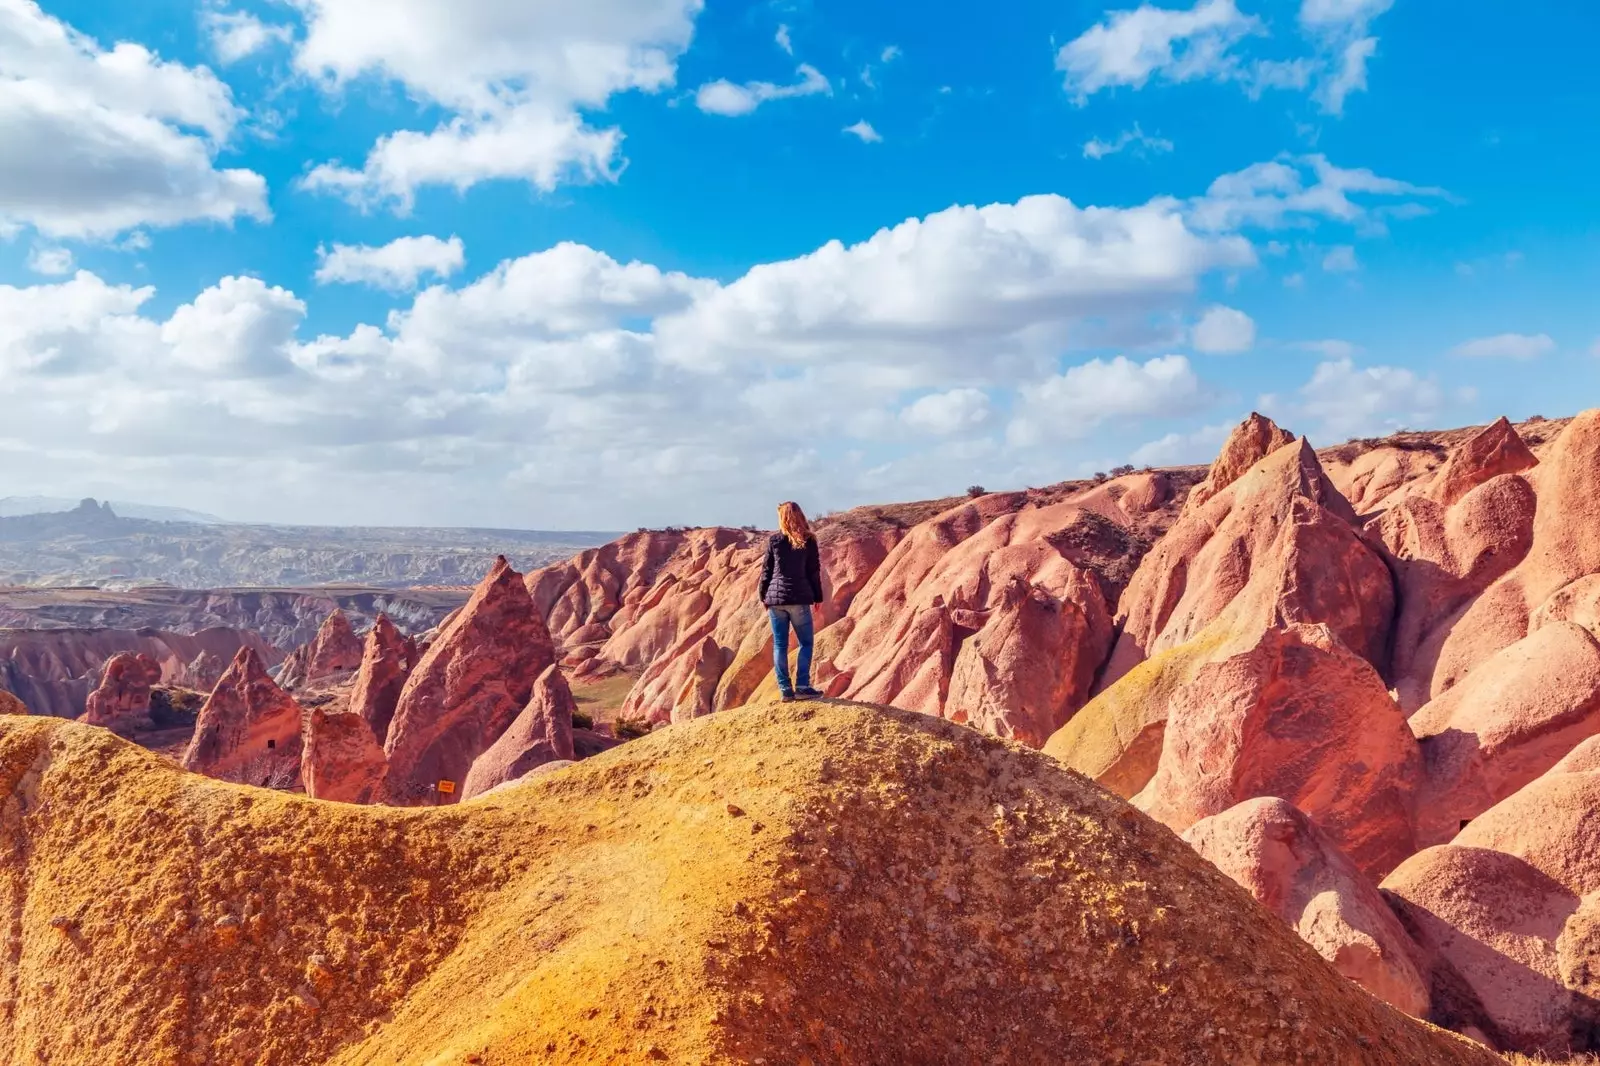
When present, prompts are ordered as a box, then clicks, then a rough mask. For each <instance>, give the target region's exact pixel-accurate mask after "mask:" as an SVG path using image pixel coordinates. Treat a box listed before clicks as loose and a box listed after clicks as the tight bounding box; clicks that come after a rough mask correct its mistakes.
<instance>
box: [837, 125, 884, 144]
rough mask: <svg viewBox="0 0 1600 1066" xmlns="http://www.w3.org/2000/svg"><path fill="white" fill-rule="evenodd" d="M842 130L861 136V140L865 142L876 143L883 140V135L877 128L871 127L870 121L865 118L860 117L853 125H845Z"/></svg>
mask: <svg viewBox="0 0 1600 1066" xmlns="http://www.w3.org/2000/svg"><path fill="white" fill-rule="evenodd" d="M844 132H845V133H849V134H853V135H854V136H856V137H859V138H861V140H862V142H863V143H865V144H877V143H879V142H880V141H882V140H883V135H882V134H881V133H879V132H878V131H877V130H875V129H873V128H872V123H870V122H868V121H867V120H866V119H862V120H861V121H860V122H857V123H856V124H855V125H853V126H846V127H845V128H844Z"/></svg>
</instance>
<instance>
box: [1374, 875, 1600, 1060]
mask: <svg viewBox="0 0 1600 1066" xmlns="http://www.w3.org/2000/svg"><path fill="white" fill-rule="evenodd" d="M1382 888H1383V891H1384V893H1385V895H1386V896H1387V898H1388V899H1389V900H1390V901H1391V903H1392V905H1393V907H1394V910H1395V913H1396V915H1397V916H1398V917H1399V918H1400V921H1401V924H1402V925H1404V926H1405V928H1406V930H1407V932H1408V933H1410V935H1411V937H1412V939H1413V940H1415V941H1416V942H1417V944H1418V946H1419V947H1420V948H1421V950H1422V952H1423V956H1424V958H1425V959H1426V960H1427V969H1428V972H1429V977H1430V983H1431V991H1432V996H1433V1007H1432V1020H1433V1021H1435V1022H1437V1023H1439V1024H1441V1025H1446V1026H1448V1027H1450V1028H1452V1029H1456V1030H1458V1031H1461V1030H1465V1029H1467V1028H1468V1027H1472V1028H1476V1029H1477V1030H1478V1031H1480V1032H1481V1033H1483V1034H1484V1035H1485V1036H1486V1037H1487V1038H1488V1040H1489V1042H1490V1043H1492V1044H1493V1045H1494V1046H1496V1047H1497V1048H1499V1049H1500V1050H1503V1051H1521V1052H1526V1053H1530V1054H1531V1053H1541V1052H1542V1053H1546V1054H1552V1055H1562V1054H1563V1053H1565V1052H1566V1051H1568V1050H1569V1049H1570V1048H1571V1042H1572V1034H1573V1030H1574V1028H1577V1029H1579V1031H1580V1032H1581V1031H1582V1028H1583V1026H1582V1025H1581V1024H1578V1025H1575V1023H1580V1022H1582V1021H1583V1020H1584V1018H1583V1008H1582V1007H1581V1006H1580V1005H1579V1004H1578V1003H1576V1002H1575V1000H1574V996H1573V987H1572V986H1573V985H1577V984H1579V981H1578V980H1575V978H1577V977H1578V973H1577V971H1578V970H1579V969H1580V967H1582V965H1583V963H1584V962H1585V961H1586V960H1585V959H1583V958H1581V957H1580V956H1579V953H1578V952H1574V951H1571V950H1570V949H1568V950H1563V949H1564V948H1567V946H1568V944H1569V943H1570V941H1569V939H1568V937H1567V936H1566V930H1567V928H1568V926H1569V925H1575V926H1576V929H1577V930H1578V931H1581V930H1582V929H1584V928H1586V927H1588V925H1589V924H1590V923H1589V922H1588V921H1587V920H1584V919H1581V918H1580V917H1579V916H1580V913H1581V912H1580V908H1581V907H1582V903H1581V901H1580V899H1579V897H1578V896H1577V895H1575V894H1573V893H1572V892H1570V891H1568V890H1567V889H1566V888H1564V887H1563V886H1562V885H1561V884H1559V883H1557V882H1556V881H1554V880H1552V879H1551V878H1549V877H1547V876H1545V875H1544V874H1542V873H1540V872H1539V871H1538V870H1536V869H1535V868H1534V867H1532V866H1530V865H1529V864H1528V863H1526V862H1523V861H1522V860H1520V859H1518V858H1515V857H1514V856H1511V855H1507V854H1505V853H1503V852H1499V851H1494V850H1491V849H1485V848H1478V847H1464V846H1457V845H1454V844H1448V845H1442V846H1439V847H1434V848H1428V849H1427V850H1425V851H1421V852H1418V853H1417V854H1416V855H1413V856H1412V857H1411V858H1410V859H1408V860H1407V861H1406V862H1405V863H1404V864H1402V865H1401V866H1400V867H1399V868H1398V869H1396V870H1395V871H1394V872H1393V873H1391V874H1390V875H1389V876H1388V878H1387V879H1386V880H1385V881H1384V882H1383V886H1382ZM1585 909H1586V908H1585ZM1575 919H1577V921H1576V922H1575ZM1572 946H1574V947H1576V946H1578V945H1576V944H1573V945H1572ZM1591 957H1592V956H1591Z"/></svg>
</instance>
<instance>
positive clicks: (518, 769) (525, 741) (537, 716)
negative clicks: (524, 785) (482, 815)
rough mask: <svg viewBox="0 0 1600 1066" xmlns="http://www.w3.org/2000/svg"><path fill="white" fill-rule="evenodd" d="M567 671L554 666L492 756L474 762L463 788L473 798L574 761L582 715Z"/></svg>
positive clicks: (542, 677) (541, 678) (463, 795)
mask: <svg viewBox="0 0 1600 1066" xmlns="http://www.w3.org/2000/svg"><path fill="white" fill-rule="evenodd" d="M577 707H578V705H577V703H576V702H575V701H574V700H573V698H572V690H571V689H569V688H568V687H567V681H566V678H564V677H562V676H561V667H560V666H558V665H556V664H555V663H551V664H550V665H549V666H548V667H546V668H545V671H544V673H542V674H540V675H539V680H538V681H536V682H534V685H533V695H532V696H531V697H530V698H529V699H528V705H527V706H526V707H524V708H523V709H522V713H521V714H519V715H517V718H516V721H514V722H512V723H511V727H510V728H509V729H507V730H506V731H505V732H504V733H503V734H501V736H500V739H499V740H497V741H495V742H494V744H493V745H492V746H491V747H490V748H489V750H488V751H486V752H484V753H483V754H482V755H480V756H478V758H477V759H476V760H475V761H474V762H473V764H472V769H471V770H469V771H468V772H467V778H466V781H465V782H463V784H462V787H461V798H462V799H463V800H469V799H472V798H473V797H474V796H479V795H482V794H483V793H485V792H488V791H489V790H490V789H492V788H494V787H496V786H497V785H502V784H505V783H506V782H507V781H515V780H516V779H517V778H519V777H522V776H523V775H524V774H527V773H529V772H530V771H532V770H534V769H536V768H538V767H540V766H543V765H544V764H545V763H550V762H572V761H574V760H576V759H577V754H576V752H575V749H574V748H573V745H572V715H573V712H574V711H576V710H577Z"/></svg>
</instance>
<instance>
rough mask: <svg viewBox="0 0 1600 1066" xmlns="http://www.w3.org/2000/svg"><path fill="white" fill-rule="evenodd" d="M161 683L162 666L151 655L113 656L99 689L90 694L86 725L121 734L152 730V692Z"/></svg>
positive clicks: (86, 711)
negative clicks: (150, 728) (143, 729)
mask: <svg viewBox="0 0 1600 1066" xmlns="http://www.w3.org/2000/svg"><path fill="white" fill-rule="evenodd" d="M160 683H161V664H160V663H158V662H156V661H155V660H154V659H152V658H151V657H150V656H148V655H145V654H144V653H142V652H140V653H137V654H129V653H128V652H122V653H121V654H118V655H113V656H112V657H111V658H110V659H108V660H106V665H105V669H104V670H102V671H101V675H100V687H99V688H97V689H95V690H94V691H93V692H91V693H89V699H88V702H87V705H86V707H85V710H84V713H83V722H84V723H85V724H86V725H98V726H105V727H106V728H107V729H112V730H118V731H132V730H134V729H138V728H141V727H143V728H149V727H150V725H151V724H152V723H151V721H150V689H151V688H152V687H153V686H155V685H158V684H160Z"/></svg>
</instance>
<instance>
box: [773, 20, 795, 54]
mask: <svg viewBox="0 0 1600 1066" xmlns="http://www.w3.org/2000/svg"><path fill="white" fill-rule="evenodd" d="M775 40H776V41H777V42H778V47H779V48H782V49H783V50H784V51H785V52H787V53H789V54H790V55H794V42H793V41H792V40H790V39H789V27H788V26H781V25H780V26H779V27H778V33H777V36H776V38H775Z"/></svg>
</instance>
